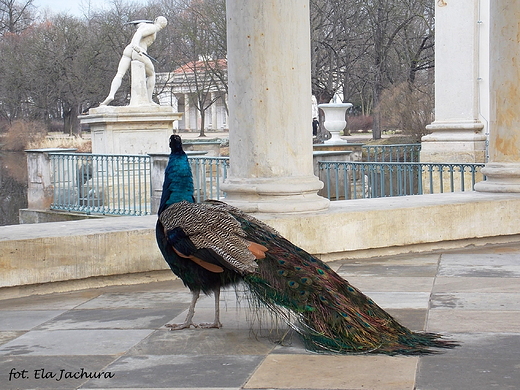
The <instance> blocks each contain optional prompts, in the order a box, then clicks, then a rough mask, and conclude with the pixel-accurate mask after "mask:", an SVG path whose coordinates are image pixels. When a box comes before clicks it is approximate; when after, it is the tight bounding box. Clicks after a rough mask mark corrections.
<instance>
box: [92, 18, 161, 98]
mask: <svg viewBox="0 0 520 390" xmlns="http://www.w3.org/2000/svg"><path fill="white" fill-rule="evenodd" d="M132 23H136V24H137V31H136V32H135V34H134V36H133V38H132V41H131V42H130V44H129V45H128V46H127V47H126V48H125V50H124V51H123V55H122V57H121V60H120V61H119V66H118V68H117V73H116V75H115V77H114V79H113V80H112V84H111V86H110V93H109V94H108V96H107V98H106V99H105V100H104V101H103V102H102V103H101V104H100V105H101V106H106V105H107V104H109V103H110V102H111V101H112V100H114V96H115V94H116V92H117V90H118V89H119V87H120V86H121V82H122V80H123V77H124V75H125V74H126V72H127V71H128V69H129V68H130V64H131V63H132V61H139V62H142V63H143V64H144V67H145V74H146V90H147V93H148V101H149V103H150V104H153V100H152V93H153V90H154V87H155V68H154V65H153V62H152V60H153V61H155V60H154V59H153V58H152V57H150V56H149V55H148V53H147V50H148V46H150V45H151V44H152V43H153V42H154V41H155V38H156V36H157V32H158V31H160V30H162V29H163V28H164V27H166V24H167V23H168V22H167V20H166V18H165V17H164V16H159V17H157V18H156V19H155V21H154V22H153V23H152V22H151V21H136V22H132ZM132 77H134V75H133V74H132Z"/></svg>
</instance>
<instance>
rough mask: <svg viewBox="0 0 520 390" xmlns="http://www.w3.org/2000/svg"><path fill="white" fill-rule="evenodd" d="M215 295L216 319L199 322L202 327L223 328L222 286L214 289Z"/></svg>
mask: <svg viewBox="0 0 520 390" xmlns="http://www.w3.org/2000/svg"><path fill="white" fill-rule="evenodd" d="M213 295H214V297H215V320H214V321H213V322H209V323H203V324H199V327H201V328H218V329H219V328H222V324H221V323H220V287H217V288H216V289H215V290H213Z"/></svg>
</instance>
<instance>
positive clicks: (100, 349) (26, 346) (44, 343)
mask: <svg viewBox="0 0 520 390" xmlns="http://www.w3.org/2000/svg"><path fill="white" fill-rule="evenodd" d="M151 333H152V331H151V330H148V329H138V330H134V329H124V330H119V329H117V330H115V329H86V330H50V331H46V330H34V331H31V332H27V333H25V334H23V335H22V336H20V337H18V338H16V339H14V340H11V341H9V342H7V343H6V344H4V345H2V346H1V348H0V357H2V356H6V355H19V356H20V355H28V356H32V355H39V356H57V355H63V356H67V355H71V356H75V355H118V354H122V353H124V352H126V351H127V350H128V349H130V348H131V347H133V346H134V345H136V344H137V343H138V342H140V341H141V340H142V339H143V338H145V337H147V336H148V335H150V334H151Z"/></svg>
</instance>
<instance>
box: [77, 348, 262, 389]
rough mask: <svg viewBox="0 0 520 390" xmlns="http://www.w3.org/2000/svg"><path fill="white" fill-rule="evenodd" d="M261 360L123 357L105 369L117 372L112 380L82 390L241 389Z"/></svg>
mask: <svg viewBox="0 0 520 390" xmlns="http://www.w3.org/2000/svg"><path fill="white" fill-rule="evenodd" d="M263 359H264V357H263V356H256V355H255V356H248V355H240V356H234V355H199V356H193V355H159V356H158V355H146V356H125V357H122V358H121V359H119V360H117V361H116V362H115V363H113V364H111V365H110V366H108V367H107V370H108V371H110V372H114V373H117V375H116V376H114V378H111V379H96V380H91V381H89V382H88V383H87V384H86V385H84V386H83V388H85V389H99V388H112V387H114V386H117V387H123V388H128V387H134V388H142V387H146V386H148V385H149V384H150V383H153V384H154V386H155V387H159V388H161V387H189V388H207V387H227V388H228V387H235V388H236V387H240V386H242V385H243V384H244V383H245V382H246V381H247V380H248V378H249V376H250V375H251V371H253V370H254V369H255V368H256V367H257V366H258V365H259V364H260V363H261V361H262V360H263Z"/></svg>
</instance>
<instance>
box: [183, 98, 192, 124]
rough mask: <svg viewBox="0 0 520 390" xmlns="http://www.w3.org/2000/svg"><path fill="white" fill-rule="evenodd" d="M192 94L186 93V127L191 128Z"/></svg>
mask: <svg viewBox="0 0 520 390" xmlns="http://www.w3.org/2000/svg"><path fill="white" fill-rule="evenodd" d="M190 120H191V119H190V95H189V94H187V93H185V94H184V129H185V130H189V129H190Z"/></svg>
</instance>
